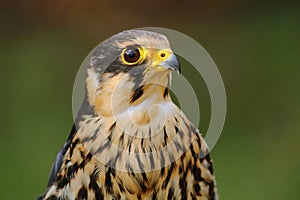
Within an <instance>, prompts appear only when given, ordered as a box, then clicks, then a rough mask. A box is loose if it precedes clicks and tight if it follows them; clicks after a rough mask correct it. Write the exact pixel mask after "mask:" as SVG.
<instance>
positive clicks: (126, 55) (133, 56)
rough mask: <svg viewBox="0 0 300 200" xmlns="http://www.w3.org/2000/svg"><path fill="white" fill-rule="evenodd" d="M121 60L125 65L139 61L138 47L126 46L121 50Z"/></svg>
mask: <svg viewBox="0 0 300 200" xmlns="http://www.w3.org/2000/svg"><path fill="white" fill-rule="evenodd" d="M122 60H123V62H124V63H125V64H127V65H135V64H138V63H139V62H140V61H141V52H140V49H139V48H128V49H125V50H124V51H123V55H122Z"/></svg>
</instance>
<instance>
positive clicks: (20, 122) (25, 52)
mask: <svg viewBox="0 0 300 200" xmlns="http://www.w3.org/2000/svg"><path fill="white" fill-rule="evenodd" d="M145 26H159V27H166V28H171V29H175V30H177V31H180V32H183V33H185V34H187V35H189V36H191V37H193V38H194V39H196V40H197V41H198V42H199V43H200V44H202V45H203V46H204V48H205V49H206V50H207V51H208V52H209V54H210V55H211V57H212V58H213V59H214V61H215V62H216V64H217V66H218V67H219V70H220V72H221V74H222V77H223V80H224V83H225V86H226V91H227V98H228V112H227V119H226V124H225V127H224V130H223V133H222V135H221V138H220V140H219V141H218V143H217V145H216V146H215V148H214V149H213V150H212V157H213V159H214V165H215V173H216V176H217V181H218V188H219V195H220V199H222V200H235V199H236V200H241V199H243V200H253V199H262V200H277V199H278V200H282V199H300V190H299V189H300V173H299V169H300V159H299V154H300V150H299V140H300V107H299V102H300V93H299V91H300V64H299V55H300V40H299V36H300V4H298V3H296V2H292V1H284V3H282V2H281V3H280V2H276V1H258V0H257V1H255V0H254V1H248V0H241V1H237V0H226V1H220V2H218V1H209V2H204V1H196V0H190V1H179V0H173V1H150V0H149V1H137V0H131V1H117V0H112V1H101V0H90V1H88V2H87V1H86V2H84V1H79V0H72V1H71V0H52V1H49V0H46V1H33V0H29V1H21V0H19V1H17V0H15V1H8V0H7V1H3V0H0V62H1V70H0V89H1V91H2V92H1V96H0V123H1V124H0V125H1V126H0V128H1V132H0V152H1V153H0V160H1V165H0V166H1V167H0V177H1V181H0V199H3V200H15V199H16V200H19V199H35V198H36V197H37V196H38V195H39V194H41V193H42V192H44V191H45V188H46V184H47V181H48V175H49V171H50V167H51V165H52V162H53V161H54V159H55V156H56V153H57V152H58V151H59V149H60V148H61V147H62V145H63V143H64V141H65V140H66V138H67V137H68V134H69V131H70V128H71V126H72V123H73V118H72V99H71V97H72V87H73V82H74V79H75V76H76V72H77V70H78V68H79V66H80V64H81V62H82V61H83V59H84V58H85V56H86V55H87V54H88V53H89V51H90V50H92V49H93V48H94V47H95V46H96V45H97V44H98V43H100V42H101V41H103V40H105V39H106V38H107V37H109V36H111V35H113V34H115V33H117V32H119V31H121V30H124V29H131V28H135V27H145ZM182 62H184V61H182ZM183 73H184V75H185V76H189V75H190V77H191V78H190V80H191V82H192V83H193V87H194V88H195V90H197V93H198V94H200V95H199V99H200V102H202V103H201V105H200V108H201V122H200V124H199V128H200V130H201V132H203V133H204V134H205V131H206V130H207V126H208V122H209V118H210V108H209V106H210V104H209V98H208V93H207V88H206V87H205V84H204V83H203V80H202V79H201V77H196V78H195V77H192V76H191V74H192V71H191V70H190V68H185V67H184V65H183Z"/></svg>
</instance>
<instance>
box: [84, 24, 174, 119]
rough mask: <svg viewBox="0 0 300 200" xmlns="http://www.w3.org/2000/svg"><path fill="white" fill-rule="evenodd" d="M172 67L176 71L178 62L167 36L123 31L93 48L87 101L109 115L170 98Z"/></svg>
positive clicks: (97, 110)
mask: <svg viewBox="0 0 300 200" xmlns="http://www.w3.org/2000/svg"><path fill="white" fill-rule="evenodd" d="M173 70H174V71H177V72H178V73H179V72H180V65H179V62H178V60H177V58H176V56H175V54H174V52H173V51H172V49H171V46H170V43H169V41H168V39H167V37H166V36H164V35H162V34H159V33H155V32H149V31H143V30H128V31H123V32H121V33H118V34H116V35H114V36H112V37H110V38H108V39H107V40H105V41H104V42H102V43H101V44H99V45H98V46H97V47H96V48H95V49H94V51H93V54H92V56H91V59H90V65H89V66H88V69H87V78H86V93H87V98H88V102H89V104H90V106H92V107H93V108H94V111H95V113H96V114H97V115H100V116H112V115H114V114H119V113H122V112H124V111H126V110H128V109H130V108H131V109H132V108H139V107H140V108H142V109H147V108H149V107H151V105H154V104H159V103H161V102H165V101H170V97H169V94H168V86H169V84H170V80H171V71H173ZM138 112H139V113H143V111H142V110H138ZM141 115H142V114H141Z"/></svg>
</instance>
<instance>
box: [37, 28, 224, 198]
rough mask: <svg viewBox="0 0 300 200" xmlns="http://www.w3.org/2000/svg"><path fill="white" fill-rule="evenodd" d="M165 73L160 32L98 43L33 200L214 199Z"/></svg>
mask: <svg viewBox="0 0 300 200" xmlns="http://www.w3.org/2000/svg"><path fill="white" fill-rule="evenodd" d="M172 71H177V72H178V73H180V64H179V62H178V60H177V57H176V55H175V53H174V52H173V50H172V48H171V45H170V42H169V40H168V38H167V37H166V36H165V35H162V34H160V33H156V32H150V31H144V30H137V29H133V30H127V31H123V32H120V33H118V34H116V35H114V36H112V37H110V38H108V39H107V40H105V41H104V42H102V43H100V44H99V45H98V46H97V47H96V48H95V49H94V50H93V52H92V55H91V57H90V59H89V63H88V66H87V67H86V77H85V96H84V99H83V102H82V106H81V108H80V110H79V112H78V116H77V118H76V120H75V122H74V126H73V128H72V130H71V134H70V136H69V138H68V140H67V142H66V143H65V144H64V146H63V148H62V149H61V150H60V152H59V153H58V154H57V157H56V160H55V162H54V164H53V166H52V169H51V173H50V178H49V182H48V186H47V189H46V192H45V193H44V194H43V195H41V196H40V197H39V198H38V199H39V200H42V199H43V200H69V199H70V200H73V199H76V200H79V199H86V200H88V199H89V200H99V199H108V200H112V199H122V200H125V199H128V200H135V199H137V200H141V199H149V200H150V199H151V200H154V199H158V200H160V199H162V200H163V199H174V200H177V199H178V200H179V199H200V200H216V199H218V196H217V191H216V182H215V177H214V173H213V167H212V160H211V159H210V155H209V150H208V147H207V145H206V143H205V141H204V139H203V138H202V136H201V134H200V133H199V131H198V129H197V128H195V126H194V125H193V124H192V123H191V122H190V121H189V120H188V118H187V117H186V116H185V115H184V114H183V112H182V110H180V108H178V107H177V106H176V105H175V104H174V103H173V102H172V99H171V97H170V93H169V89H168V87H169V85H170V82H171V72H172Z"/></svg>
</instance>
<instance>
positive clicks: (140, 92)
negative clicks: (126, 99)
mask: <svg viewBox="0 0 300 200" xmlns="http://www.w3.org/2000/svg"><path fill="white" fill-rule="evenodd" d="M143 93H144V88H143V86H141V87H139V88H137V89H135V90H134V92H133V95H132V96H131V100H130V103H134V102H135V101H136V100H137V99H139V98H140V97H141V96H142V95H143Z"/></svg>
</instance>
